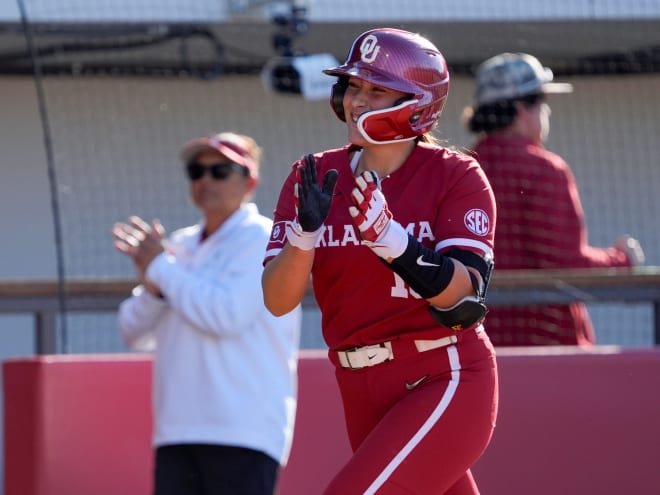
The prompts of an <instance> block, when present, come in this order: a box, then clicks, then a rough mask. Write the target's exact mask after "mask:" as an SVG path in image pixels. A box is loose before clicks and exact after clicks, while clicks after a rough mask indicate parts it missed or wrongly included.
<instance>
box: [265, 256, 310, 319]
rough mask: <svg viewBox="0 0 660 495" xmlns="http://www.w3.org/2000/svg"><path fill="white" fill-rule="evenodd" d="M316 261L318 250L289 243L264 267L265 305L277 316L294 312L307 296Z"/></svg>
mask: <svg viewBox="0 0 660 495" xmlns="http://www.w3.org/2000/svg"><path fill="white" fill-rule="evenodd" d="M313 262H314V250H311V251H304V250H301V249H298V248H296V247H293V246H292V245H291V244H289V243H287V244H286V245H285V246H284V248H283V249H282V251H281V252H280V253H279V254H278V255H277V256H276V257H275V258H274V259H273V260H271V261H270V262H268V264H267V265H266V267H265V268H264V272H263V275H262V278H261V285H262V288H263V296H264V304H265V305H266V308H268V310H269V311H270V312H271V313H272V314H274V315H275V316H281V315H284V314H286V313H288V312H290V311H292V310H293V309H294V308H295V307H296V306H297V305H298V304H300V302H301V301H302V299H303V297H304V296H305V292H307V288H308V286H309V276H310V273H311V270H312V263H313Z"/></svg>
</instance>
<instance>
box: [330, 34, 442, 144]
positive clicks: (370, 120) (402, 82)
mask: <svg viewBox="0 0 660 495" xmlns="http://www.w3.org/2000/svg"><path fill="white" fill-rule="evenodd" d="M323 72H324V73H326V74H328V75H331V76H338V77H339V80H338V81H337V83H336V84H335V85H334V86H333V88H332V96H331V100H330V103H331V106H332V109H333V110H334V112H335V114H336V115H337V117H339V119H340V120H342V121H344V122H345V121H346V116H345V115H344V105H343V99H344V93H345V92H346V88H347V85H348V78H349V77H357V78H358V79H362V80H365V81H367V82H369V83H371V84H374V85H377V86H382V87H384V88H388V89H392V90H395V91H400V92H402V93H407V94H409V95H410V98H409V99H405V100H403V101H399V102H398V103H397V104H396V105H395V106H393V107H390V108H386V109H382V110H372V111H369V112H365V113H364V114H362V115H361V116H360V118H359V119H358V122H357V125H358V129H359V130H360V132H361V134H362V135H363V137H364V138H365V139H366V140H367V141H369V142H371V143H374V144H384V143H392V142H397V141H407V140H410V139H415V138H416V137H417V136H420V135H422V134H424V133H426V132H428V131H430V130H431V129H432V128H433V126H434V125H435V123H436V122H437V121H438V119H439V118H440V113H441V112H442V108H443V107H444V104H445V100H446V98H447V93H448V92H449V71H448V70H447V63H446V62H445V59H444V57H443V56H442V53H440V50H438V49H437V48H436V46H435V45H434V44H433V43H431V42H430V41H429V40H427V39H426V38H424V37H422V36H420V35H418V34H414V33H411V32H408V31H403V30H400V29H391V28H381V29H372V30H370V31H366V32H364V33H362V34H361V35H360V36H358V37H357V39H356V40H355V41H354V42H353V46H352V47H351V51H350V52H349V54H348V57H347V58H346V62H344V64H343V65H340V66H338V67H334V68H331V69H326V70H324V71H323Z"/></svg>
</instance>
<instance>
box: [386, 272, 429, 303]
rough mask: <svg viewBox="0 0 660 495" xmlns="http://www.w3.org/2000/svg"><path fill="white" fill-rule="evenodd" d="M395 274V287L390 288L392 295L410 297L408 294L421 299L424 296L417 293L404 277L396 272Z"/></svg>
mask: <svg viewBox="0 0 660 495" xmlns="http://www.w3.org/2000/svg"><path fill="white" fill-rule="evenodd" d="M392 275H394V287H392V289H391V290H390V295H391V296H392V297H401V298H403V299H408V296H412V297H414V298H415V299H421V298H422V296H420V295H419V294H417V292H415V291H414V290H412V289H411V288H410V287H408V286H407V285H406V283H405V282H404V281H403V279H402V278H401V277H400V276H399V275H398V274H396V273H393V274H392Z"/></svg>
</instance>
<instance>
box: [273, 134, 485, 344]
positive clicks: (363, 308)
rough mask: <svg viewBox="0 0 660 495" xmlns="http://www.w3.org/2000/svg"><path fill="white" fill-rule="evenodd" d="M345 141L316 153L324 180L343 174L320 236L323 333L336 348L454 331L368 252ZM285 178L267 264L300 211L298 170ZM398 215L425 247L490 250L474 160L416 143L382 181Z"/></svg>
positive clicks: (317, 277)
mask: <svg viewBox="0 0 660 495" xmlns="http://www.w3.org/2000/svg"><path fill="white" fill-rule="evenodd" d="M355 149H356V148H354V147H350V146H345V147H343V148H340V149H335V150H329V151H325V152H323V153H319V154H316V155H315V157H316V165H317V170H318V177H319V181H320V182H322V180H323V176H324V174H325V172H326V171H327V170H329V169H332V168H334V169H336V170H337V171H338V172H339V179H338V181H337V186H336V188H335V195H334V197H333V200H332V206H331V209H330V213H329V215H328V218H327V219H326V222H325V224H324V229H323V235H322V238H321V239H320V240H319V242H318V243H317V247H316V251H315V255H314V265H313V267H312V283H313V287H314V294H315V297H316V300H317V303H318V305H319V308H320V310H321V314H322V329H323V336H324V338H325V341H326V343H327V345H328V347H329V348H330V349H332V350H341V349H347V348H350V347H353V346H361V345H368V344H373V343H378V342H384V341H387V340H390V339H392V338H393V337H395V336H400V335H402V334H406V335H407V336H409V337H410V338H414V339H434V338H440V337H443V336H446V335H451V334H452V333H453V330H451V329H448V328H446V327H443V326H440V325H439V324H438V323H436V322H435V320H433V318H432V317H431V315H430V313H429V311H428V302H426V301H425V300H424V299H421V298H419V296H418V295H417V294H415V293H413V292H411V290H410V288H409V287H408V285H407V284H406V283H405V282H404V281H403V280H402V279H401V278H400V277H399V276H398V275H396V274H395V273H394V272H393V271H392V270H390V269H389V268H388V267H387V266H386V265H385V264H384V263H383V262H382V261H381V259H380V258H378V256H376V255H375V254H374V253H373V252H372V251H371V249H369V248H368V247H366V246H364V245H362V244H361V242H360V234H359V230H358V229H357V227H356V226H355V225H354V223H353V219H352V217H351V216H350V214H349V212H348V207H349V206H350V205H352V202H351V199H350V194H351V191H352V190H353V188H354V187H355V181H354V177H353V171H352V170H351V168H350V163H349V152H352V151H355ZM296 166H297V163H296V164H294V170H292V171H291V173H290V174H289V176H288V178H287V179H286V181H285V183H284V185H283V187H282V190H281V192H280V197H279V200H278V203H277V206H276V209H275V212H274V225H273V231H272V235H271V238H270V241H269V244H268V248H267V253H266V257H265V262H267V261H268V260H270V259H272V258H273V257H274V256H276V255H277V254H278V253H279V251H280V250H281V249H282V247H283V246H284V243H285V242H286V235H285V231H284V230H285V229H284V226H285V223H286V222H287V221H291V220H293V219H294V216H295V206H294V193H293V191H294V184H295V182H296V174H295V167H296ZM381 187H382V191H383V194H384V195H385V198H387V202H388V206H389V209H390V211H391V212H392V214H393V215H394V219H395V220H397V221H398V222H399V223H400V224H401V225H403V227H404V228H405V229H406V230H407V232H408V233H409V234H411V235H413V236H414V237H415V238H417V239H418V240H419V241H420V242H422V243H423V244H424V245H426V246H427V247H429V248H431V249H434V250H436V251H439V252H442V251H445V250H447V249H450V248H451V247H460V248H463V249H466V250H470V251H473V252H475V253H477V254H479V255H481V256H485V255H486V254H489V255H492V248H493V236H494V230H495V200H494V197H493V194H492V191H491V188H490V185H489V184H488V180H487V179H486V176H485V174H484V173H483V170H482V169H481V167H480V166H479V164H478V163H477V162H476V161H475V160H474V159H473V158H471V157H468V156H466V155H464V154H461V153H458V152H455V151H451V150H448V149H446V148H442V147H438V146H432V145H429V144H425V143H418V144H417V146H416V148H415V149H414V151H413V153H412V154H411V155H410V157H409V158H408V159H407V160H406V162H405V163H404V164H403V165H402V166H401V167H400V168H399V169H397V170H396V171H395V172H393V173H392V174H390V175H389V176H387V177H385V178H383V179H382V182H381Z"/></svg>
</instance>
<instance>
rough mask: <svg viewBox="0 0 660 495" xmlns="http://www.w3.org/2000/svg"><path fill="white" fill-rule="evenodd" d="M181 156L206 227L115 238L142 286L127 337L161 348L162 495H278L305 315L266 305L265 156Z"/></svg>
mask: <svg viewBox="0 0 660 495" xmlns="http://www.w3.org/2000/svg"><path fill="white" fill-rule="evenodd" d="M181 158H182V161H183V164H184V167H185V172H186V174H187V176H188V178H189V180H190V196H191V199H192V201H193V203H194V204H195V206H196V207H197V208H198V209H199V210H200V211H201V212H202V214H203V218H202V220H201V221H200V223H199V224H197V225H193V226H190V227H187V228H183V229H181V230H178V231H176V232H174V233H173V234H172V235H171V236H169V238H167V239H166V238H165V234H164V229H163V227H162V226H161V224H160V222H159V221H158V220H154V221H152V222H150V223H148V222H145V221H144V220H142V219H140V218H138V217H131V218H129V219H128V221H127V222H126V223H117V224H116V225H115V226H114V228H113V230H112V233H113V236H114V244H115V247H116V248H117V249H118V250H119V251H120V252H122V253H124V254H126V255H128V256H129V257H131V258H132V260H133V262H134V264H135V268H136V271H137V273H138V277H139V279H140V282H141V283H140V285H138V286H137V287H135V289H134V290H133V294H132V296H131V297H130V298H129V299H127V300H125V301H124V302H123V303H122V304H121V306H120V309H119V325H120V329H121V334H122V337H123V338H124V341H125V342H126V344H127V345H128V346H129V347H130V348H132V349H138V350H139V349H144V347H142V346H143V345H144V344H145V343H146V342H149V341H151V342H155V352H154V374H153V386H154V389H153V412H154V437H153V443H154V447H155V449H156V453H155V467H156V468H155V477H154V485H155V490H154V493H155V495H170V494H171V495H174V494H176V495H182V494H185V495H195V494H200V495H202V494H204V495H210V494H214V495H215V494H220V493H221V494H223V495H239V494H240V495H271V494H272V493H273V492H274V490H275V485H276V480H277V475H278V472H279V468H280V466H282V465H284V464H285V463H286V460H287V457H288V453H289V449H290V445H291V440H292V433H293V424H294V416H295V409H296V363H297V350H298V343H299V331H300V321H301V312H300V308H299V307H298V308H296V309H295V310H294V311H293V312H291V313H289V314H287V315H284V316H282V317H279V318H276V317H274V316H272V315H271V314H270V313H269V312H268V311H267V310H266V308H265V307H264V305H263V297H262V293H261V272H262V264H261V262H262V260H263V256H264V252H265V248H266V244H267V242H268V237H269V235H270V232H271V226H272V222H271V220H270V219H268V218H266V217H264V216H262V215H260V214H259V212H258V211H257V207H256V205H255V204H254V203H250V202H248V201H249V199H250V198H251V196H252V193H253V192H254V189H255V187H256V186H257V184H258V177H259V175H258V172H259V162H260V159H261V149H260V148H259V147H258V145H257V143H256V142H255V141H254V140H253V139H252V138H250V137H248V136H244V135H238V134H234V133H222V134H217V135H213V136H207V137H203V138H199V139H195V140H192V141H190V142H189V143H187V144H186V145H185V146H184V147H183V150H182V153H181Z"/></svg>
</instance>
